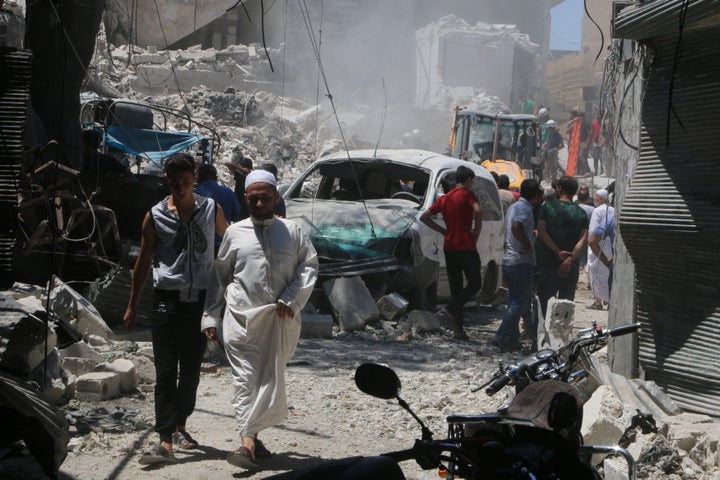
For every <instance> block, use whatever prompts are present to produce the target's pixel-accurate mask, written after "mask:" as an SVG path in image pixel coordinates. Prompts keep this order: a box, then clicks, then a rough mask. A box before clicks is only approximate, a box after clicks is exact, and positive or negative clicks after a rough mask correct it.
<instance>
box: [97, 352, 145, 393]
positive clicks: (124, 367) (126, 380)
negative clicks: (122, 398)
mask: <svg viewBox="0 0 720 480" xmlns="http://www.w3.org/2000/svg"><path fill="white" fill-rule="evenodd" d="M95 371H96V372H111V373H117V374H118V375H120V392H122V393H128V392H133V391H135V389H136V387H137V381H136V376H135V365H134V364H133V362H132V361H131V360H128V359H126V358H118V359H116V360H114V361H113V362H111V363H101V364H100V365H98V366H97V367H96V368H95Z"/></svg>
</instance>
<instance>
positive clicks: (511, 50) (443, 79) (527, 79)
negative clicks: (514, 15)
mask: <svg viewBox="0 0 720 480" xmlns="http://www.w3.org/2000/svg"><path fill="white" fill-rule="evenodd" d="M415 37H416V40H417V58H418V63H419V64H421V65H423V66H424V68H423V69H419V70H418V73H417V79H416V85H417V87H416V92H415V104H416V105H417V106H421V107H439V108H443V109H449V108H452V107H453V106H454V105H464V104H465V103H466V102H467V101H468V100H471V99H473V98H475V97H476V96H481V95H482V96H484V95H486V94H488V93H490V94H491V95H492V96H494V97H493V98H496V99H498V98H499V99H500V100H502V101H504V102H505V104H509V103H510V101H511V100H512V99H514V98H515V96H516V95H518V94H519V93H521V92H532V91H536V90H539V87H540V85H541V84H542V82H543V69H542V66H541V64H540V57H539V54H538V52H539V45H537V44H534V43H532V42H531V41H530V40H529V37H528V35H527V34H524V33H521V32H520V31H519V30H518V29H517V27H515V25H488V24H485V23H482V22H478V23H477V24H475V25H469V24H468V23H467V22H465V21H464V20H462V19H460V18H458V17H456V16H454V15H448V16H446V17H443V18H441V19H440V20H439V21H438V22H435V23H432V24H430V25H427V26H425V27H423V28H421V29H419V30H417V32H416V34H415ZM438 52H443V53H442V54H439V53H438ZM469 52H472V54H470V53H469ZM520 64H522V68H519V67H518V65H520ZM489 71H491V72H493V73H492V75H488V74H487V72H489ZM458 72H462V78H467V79H482V82H480V83H478V82H469V83H468V84H467V85H463V84H462V81H461V80H460V77H459V74H458ZM478 84H481V85H482V88H478V87H477V85H478ZM500 103H501V102H500ZM484 107H489V108H483V110H485V111H490V112H498V111H500V112H503V113H509V111H508V109H507V107H506V106H505V105H502V103H501V104H500V105H496V106H491V105H485V106H484Z"/></svg>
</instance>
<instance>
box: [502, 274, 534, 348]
mask: <svg viewBox="0 0 720 480" xmlns="http://www.w3.org/2000/svg"><path fill="white" fill-rule="evenodd" d="M532 268H533V267H532V264H530V263H519V264H516V265H503V267H502V271H503V278H504V279H505V282H506V283H507V287H508V293H507V312H505V316H504V317H503V321H502V323H501V324H500V328H498V331H497V333H496V334H495V340H496V341H498V342H500V343H503V344H505V345H517V344H518V342H519V341H520V332H519V329H518V323H519V322H520V318H525V319H528V320H529V319H530V296H531V295H532V285H533V279H532Z"/></svg>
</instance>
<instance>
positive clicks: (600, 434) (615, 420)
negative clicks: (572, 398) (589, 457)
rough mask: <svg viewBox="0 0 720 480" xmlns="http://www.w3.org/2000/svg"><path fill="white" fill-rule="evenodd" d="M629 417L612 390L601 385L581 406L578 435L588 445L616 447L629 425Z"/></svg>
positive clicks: (628, 413)
mask: <svg viewBox="0 0 720 480" xmlns="http://www.w3.org/2000/svg"><path fill="white" fill-rule="evenodd" d="M630 415H631V414H630V412H626V411H625V409H624V405H623V403H622V402H621V401H620V400H619V399H618V397H617V396H616V395H615V392H614V390H613V388H612V387H610V386H608V385H601V386H600V387H599V388H598V389H597V390H596V391H595V393H594V394H593V396H592V397H590V400H588V401H587V402H585V405H584V406H583V423H582V428H581V431H580V433H581V434H582V436H583V439H584V441H585V443H586V444H588V445H616V444H617V442H618V441H619V440H620V437H621V436H622V434H623V432H624V431H625V429H626V428H627V427H628V426H629V425H630Z"/></svg>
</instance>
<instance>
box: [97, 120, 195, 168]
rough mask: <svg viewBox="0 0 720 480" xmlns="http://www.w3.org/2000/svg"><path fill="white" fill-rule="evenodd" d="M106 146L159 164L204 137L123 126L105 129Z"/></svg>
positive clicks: (111, 126) (112, 126) (187, 133)
mask: <svg viewBox="0 0 720 480" xmlns="http://www.w3.org/2000/svg"><path fill="white" fill-rule="evenodd" d="M105 135H106V136H105V144H106V145H107V146H108V147H109V148H112V149H114V150H119V151H121V152H125V153H129V154H131V155H136V156H139V157H142V158H145V159H147V160H151V161H153V162H155V163H157V164H160V163H162V160H163V159H165V158H167V157H169V156H171V155H173V154H175V153H178V152H182V151H183V150H186V149H188V148H190V147H191V146H192V145H194V144H196V143H198V142H200V141H201V140H202V139H203V137H202V136H201V135H197V134H195V133H189V132H163V131H161V130H146V129H142V128H132V127H126V126H122V125H110V126H108V127H107V128H106V129H105Z"/></svg>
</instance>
